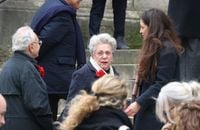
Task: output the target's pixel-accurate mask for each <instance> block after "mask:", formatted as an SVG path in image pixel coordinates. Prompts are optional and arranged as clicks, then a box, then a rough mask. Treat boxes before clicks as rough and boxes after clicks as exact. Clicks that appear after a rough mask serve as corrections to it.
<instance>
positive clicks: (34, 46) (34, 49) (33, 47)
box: [28, 35, 42, 58]
mask: <svg viewBox="0 0 200 130" xmlns="http://www.w3.org/2000/svg"><path fill="white" fill-rule="evenodd" d="M41 45H42V42H41V41H40V40H39V39H38V38H37V36H36V35H35V40H34V41H33V42H32V43H31V44H30V45H29V46H28V49H29V52H30V54H31V57H32V58H36V57H38V55H39V50H40V46H41Z"/></svg>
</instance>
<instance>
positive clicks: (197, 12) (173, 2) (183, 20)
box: [168, 0, 200, 38]
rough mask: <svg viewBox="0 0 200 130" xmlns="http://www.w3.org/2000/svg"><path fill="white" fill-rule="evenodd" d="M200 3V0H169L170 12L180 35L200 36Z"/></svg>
mask: <svg viewBox="0 0 200 130" xmlns="http://www.w3.org/2000/svg"><path fill="white" fill-rule="evenodd" d="M199 5H200V1H199V0H169V6H168V14H169V16H170V17H171V18H172V20H173V21H174V23H175V25H176V28H177V31H178V32H179V35H180V36H182V37H190V38H200V25H199V23H200V8H199Z"/></svg>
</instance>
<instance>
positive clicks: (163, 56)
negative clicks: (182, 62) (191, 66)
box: [134, 41, 179, 130]
mask: <svg viewBox="0 0 200 130" xmlns="http://www.w3.org/2000/svg"><path fill="white" fill-rule="evenodd" d="M163 43H164V48H162V49H161V50H160V51H159V59H158V62H159V63H158V66H157V73H156V78H155V80H154V81H153V82H149V83H147V82H144V81H143V82H142V84H141V86H140V94H139V97H137V99H136V101H137V102H138V103H139V104H140V105H141V109H140V111H139V112H138V113H137V115H136V118H135V121H134V122H135V127H134V130H161V128H162V125H163V124H162V123H161V122H159V121H158V119H157V118H156V115H155V100H154V99H153V98H152V97H155V98H156V97H157V96H158V93H159V92H160V89H161V88H162V87H163V86H164V85H165V84H167V83H169V82H172V81H178V80H179V56H178V54H177V52H176V50H175V48H173V47H171V46H170V43H169V42H166V41H165V42H163Z"/></svg>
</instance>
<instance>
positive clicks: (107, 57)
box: [60, 33, 118, 120]
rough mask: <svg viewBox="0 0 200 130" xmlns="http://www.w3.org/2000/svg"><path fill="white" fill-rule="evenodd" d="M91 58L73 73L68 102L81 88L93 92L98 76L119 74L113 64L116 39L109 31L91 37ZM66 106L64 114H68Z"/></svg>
mask: <svg viewBox="0 0 200 130" xmlns="http://www.w3.org/2000/svg"><path fill="white" fill-rule="evenodd" d="M88 48H89V52H90V55H91V56H90V59H89V61H88V62H87V63H86V64H85V65H84V66H83V67H82V68H80V69H79V70H77V71H75V72H74V73H73V75H72V80H71V84H70V87H69V93H68V97H67V102H68V101H70V100H71V99H72V98H73V97H74V96H75V95H76V94H78V93H79V91H80V90H85V91H86V92H88V93H90V92H91V86H92V83H93V82H94V81H95V80H97V79H98V78H100V77H102V76H104V75H107V74H110V75H118V73H117V72H116V70H115V69H114V67H113V66H112V65H111V64H112V61H113V53H114V52H115V50H116V40H115V39H114V38H113V37H112V36H110V35H109V34H107V33H101V34H98V35H93V36H92V37H91V39H90V42H89V45H88ZM66 111H67V109H66V108H65V110H64V114H62V116H61V118H60V119H61V120H62V117H63V116H64V115H66Z"/></svg>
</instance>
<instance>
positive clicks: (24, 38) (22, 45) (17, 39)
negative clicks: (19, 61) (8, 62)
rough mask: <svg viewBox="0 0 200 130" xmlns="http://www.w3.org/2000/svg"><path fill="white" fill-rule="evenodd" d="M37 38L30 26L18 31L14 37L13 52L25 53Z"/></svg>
mask: <svg viewBox="0 0 200 130" xmlns="http://www.w3.org/2000/svg"><path fill="white" fill-rule="evenodd" d="M36 38H37V36H36V34H35V33H34V32H33V30H32V29H31V28H30V27H29V26H23V27H20V28H19V29H17V31H16V32H15V34H13V36H12V51H13V52H14V51H24V50H25V49H26V48H27V47H28V45H29V44H30V43H31V42H33V41H34V40H36Z"/></svg>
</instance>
